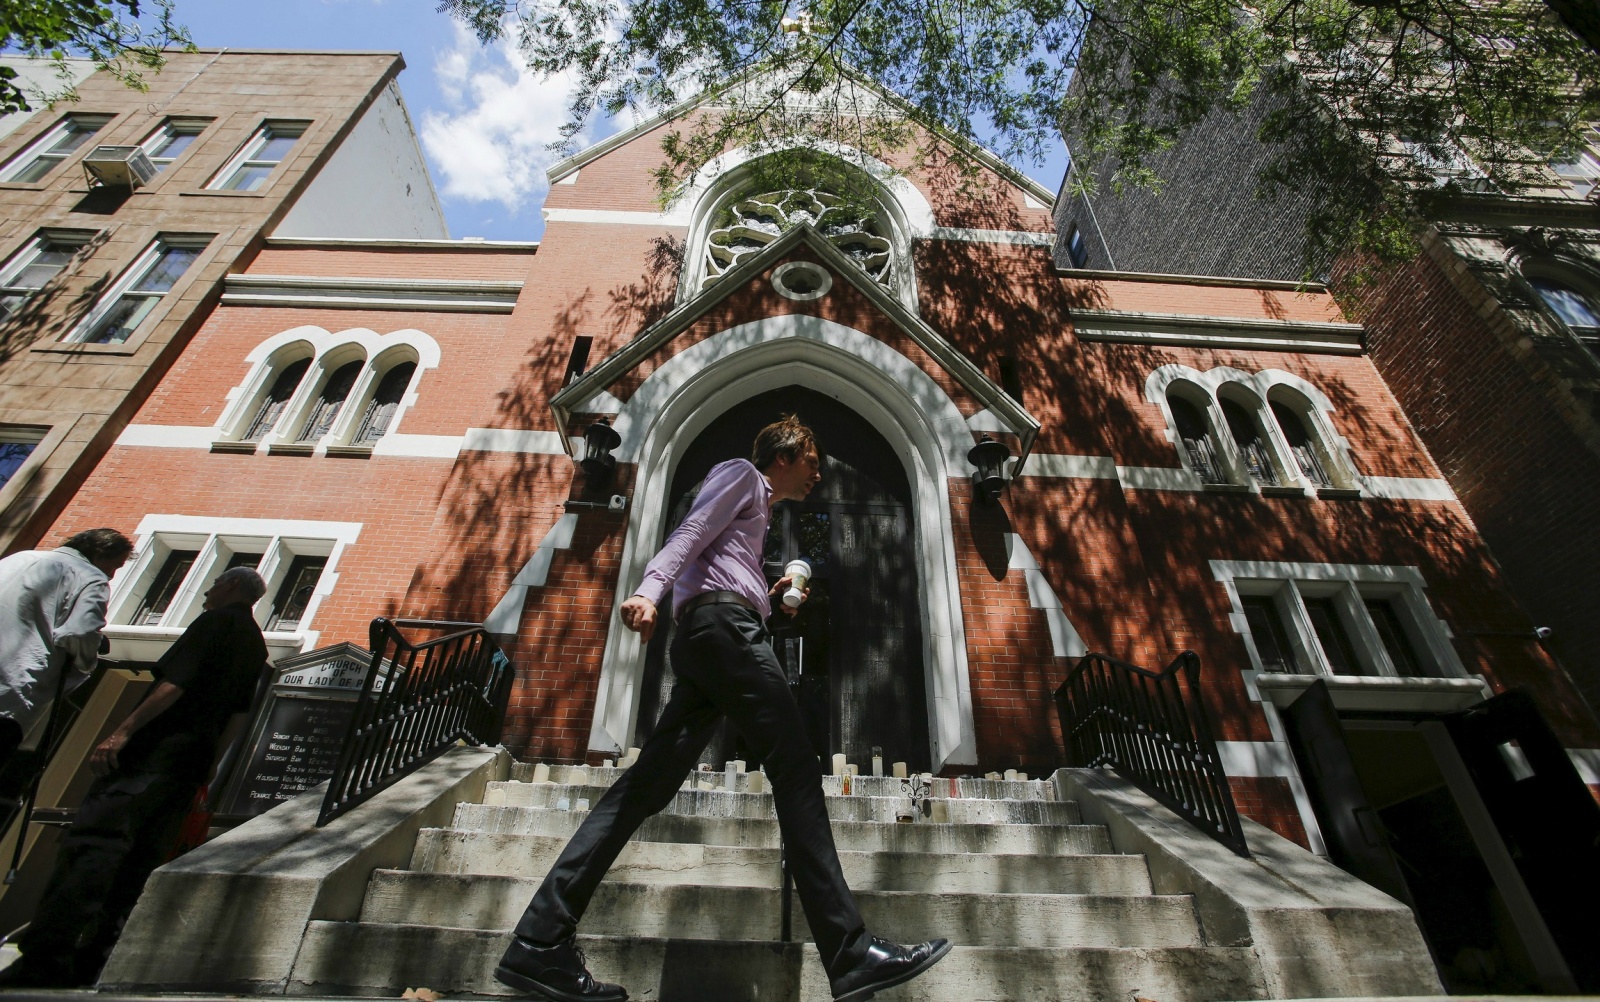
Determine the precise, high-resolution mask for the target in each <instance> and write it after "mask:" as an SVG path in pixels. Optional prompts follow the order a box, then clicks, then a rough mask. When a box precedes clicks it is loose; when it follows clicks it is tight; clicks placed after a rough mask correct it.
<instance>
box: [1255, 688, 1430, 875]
mask: <svg viewBox="0 0 1600 1002" xmlns="http://www.w3.org/2000/svg"><path fill="white" fill-rule="evenodd" d="M1283 722H1284V729H1285V730H1286V731H1287V732H1288V734H1287V736H1288V738H1289V746H1290V748H1291V749H1293V751H1294V757H1295V762H1296V763H1298V764H1299V767H1300V779H1301V781H1302V782H1304V783H1305V787H1306V795H1307V796H1308V797H1310V798H1311V807H1312V810H1314V811H1315V812H1316V815H1317V824H1318V825H1319V826H1320V827H1321V828H1322V838H1323V841H1325V842H1326V843H1327V846H1328V858H1329V859H1331V860H1332V861H1333V862H1334V863H1335V864H1337V865H1338V866H1339V867H1340V868H1341V869H1343V870H1345V871H1346V872H1348V873H1350V874H1352V875H1354V876H1356V877H1358V878H1360V879H1362V880H1364V881H1366V882H1367V883H1369V884H1371V885H1372V886H1374V887H1376V888H1378V889H1379V890H1381V891H1383V892H1384V893H1386V894H1389V895H1392V896H1393V897H1396V898H1398V899H1400V900H1401V901H1404V902H1405V903H1406V904H1408V905H1409V904H1412V901H1411V893H1410V891H1409V890H1408V889H1407V888H1406V882H1405V878H1404V877H1403V876H1402V875H1401V873H1400V865H1399V863H1398V862H1396V861H1395V858H1394V853H1392V852H1390V851H1389V840H1388V836H1387V835H1386V833H1385V832H1384V830H1383V822H1382V821H1380V820H1379V818H1378V815H1377V812H1376V811H1374V810H1373V809H1372V804H1371V803H1370V802H1369V801H1368V799H1367V794H1366V791H1365V790H1364V789H1362V787H1361V780H1360V777H1358V776H1357V775H1356V767H1355V762H1354V761H1353V760H1352V758H1351V756H1350V747H1349V744H1348V743H1347V742H1346V740H1345V735H1344V727H1343V726H1341V725H1340V723H1339V714H1338V712H1337V711H1335V710H1334V707H1333V697H1332V696H1331V695H1330V694H1329V692H1328V684H1327V683H1326V682H1324V681H1322V680H1321V679H1318V680H1317V681H1316V682H1314V683H1313V684H1312V685H1311V687H1310V688H1309V689H1307V690H1306V691H1305V692H1304V693H1302V694H1301V695H1300V697H1299V698H1298V699H1296V700H1295V701H1294V702H1293V703H1291V704H1289V706H1288V707H1287V708H1285V709H1284V711H1283Z"/></svg>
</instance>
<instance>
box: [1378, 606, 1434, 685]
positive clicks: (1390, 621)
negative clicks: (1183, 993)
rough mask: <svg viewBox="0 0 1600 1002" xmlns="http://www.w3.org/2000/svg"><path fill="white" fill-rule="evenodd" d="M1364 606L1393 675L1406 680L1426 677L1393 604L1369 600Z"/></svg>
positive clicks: (1415, 650) (1426, 673) (1420, 660)
mask: <svg viewBox="0 0 1600 1002" xmlns="http://www.w3.org/2000/svg"><path fill="white" fill-rule="evenodd" d="M1364 604H1365V605H1366V607H1367V615H1369V616H1371V617H1372V625H1373V626H1374V627H1375V628H1376V629H1377V631H1378V640H1379V641H1380V642H1382V644H1383V649H1384V651H1385V652H1386V653H1387V654H1388V655H1389V663H1390V664H1392V665H1394V670H1395V673H1396V674H1398V675H1402V676H1404V677H1406V678H1426V677H1428V672H1427V671H1425V670H1424V669H1423V667H1422V659H1421V658H1419V657H1417V649H1416V648H1415V647H1412V646H1411V638H1410V637H1408V636H1406V631H1405V627H1404V626H1402V625H1401V623H1400V614H1399V613H1398V612H1397V611H1396V610H1395V607H1394V603H1393V602H1391V601H1389V600H1388V599H1381V598H1369V599H1366V600H1365V602H1364Z"/></svg>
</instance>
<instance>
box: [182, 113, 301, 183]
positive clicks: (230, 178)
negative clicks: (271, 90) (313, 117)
mask: <svg viewBox="0 0 1600 1002" xmlns="http://www.w3.org/2000/svg"><path fill="white" fill-rule="evenodd" d="M308 124H309V123H306V122H268V123H267V124H265V125H263V126H261V128H259V129H257V130H256V132H255V135H253V136H251V137H250V139H249V140H248V141H247V142H246V143H245V144H244V145H243V146H242V147H240V148H239V152H238V153H235V154H234V155H233V159H231V160H229V161H228V163H227V165H226V166H224V167H223V168H222V170H221V171H219V172H218V173H217V176H216V177H214V178H212V180H211V183H210V184H208V185H206V187H207V188H210V189H212V190H215V191H257V190H259V189H260V188H261V186H262V185H264V184H266V183H267V178H268V177H270V176H271V175H272V171H273V170H274V169H275V168H276V167H277V166H278V164H280V163H282V162H283V160H284V158H285V157H287V156H288V155H289V151H290V150H291V149H293V148H294V144H295V143H296V142H297V141H298V140H299V139H300V136H301V135H302V134H303V133H304V132H305V131H306V126H307V125H308Z"/></svg>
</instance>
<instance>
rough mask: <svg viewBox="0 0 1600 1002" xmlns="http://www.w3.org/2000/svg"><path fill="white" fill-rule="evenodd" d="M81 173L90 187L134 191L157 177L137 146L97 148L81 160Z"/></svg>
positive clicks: (147, 159)
mask: <svg viewBox="0 0 1600 1002" xmlns="http://www.w3.org/2000/svg"><path fill="white" fill-rule="evenodd" d="M83 173H84V175H85V176H86V177H87V178H88V179H89V185H90V186H91V187H93V186H95V185H106V186H107V187H111V188H127V189H129V190H130V191H131V190H132V189H134V188H138V187H142V186H143V185H146V184H149V183H150V179H151V178H153V177H155V176H156V168H155V164H152V163H151V162H150V158H149V157H148V156H146V155H145V152H144V148H143V147H139V146H96V147H95V148H94V149H93V150H92V151H91V152H90V153H89V155H88V156H86V157H84V158H83Z"/></svg>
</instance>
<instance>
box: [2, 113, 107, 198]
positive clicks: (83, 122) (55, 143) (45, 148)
mask: <svg viewBox="0 0 1600 1002" xmlns="http://www.w3.org/2000/svg"><path fill="white" fill-rule="evenodd" d="M109 121H111V116H109V115H68V116H67V117H66V118H63V119H62V120H61V121H60V122H58V123H56V127H55V128H53V129H51V130H50V131H49V132H47V133H45V134H44V135H43V136H41V137H40V138H39V139H38V140H37V141H36V142H35V143H34V144H33V145H32V146H29V147H28V148H27V149H25V150H23V151H22V152H21V153H19V154H17V156H16V157H14V158H13V159H12V160H11V162H10V163H8V164H6V165H5V167H4V169H0V181H23V182H28V181H38V180H41V179H42V178H43V177H44V176H45V175H46V174H48V173H50V172H51V171H52V170H55V169H56V167H58V166H60V164H61V162H62V161H63V160H65V159H67V158H68V157H70V156H72V154H74V153H76V152H77V151H78V150H79V149H81V148H82V147H83V144H84V143H87V142H88V141H89V139H90V137H91V136H93V135H94V134H95V133H96V132H99V131H100V130H101V129H103V128H104V127H105V125H106V123H107V122H109Z"/></svg>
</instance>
